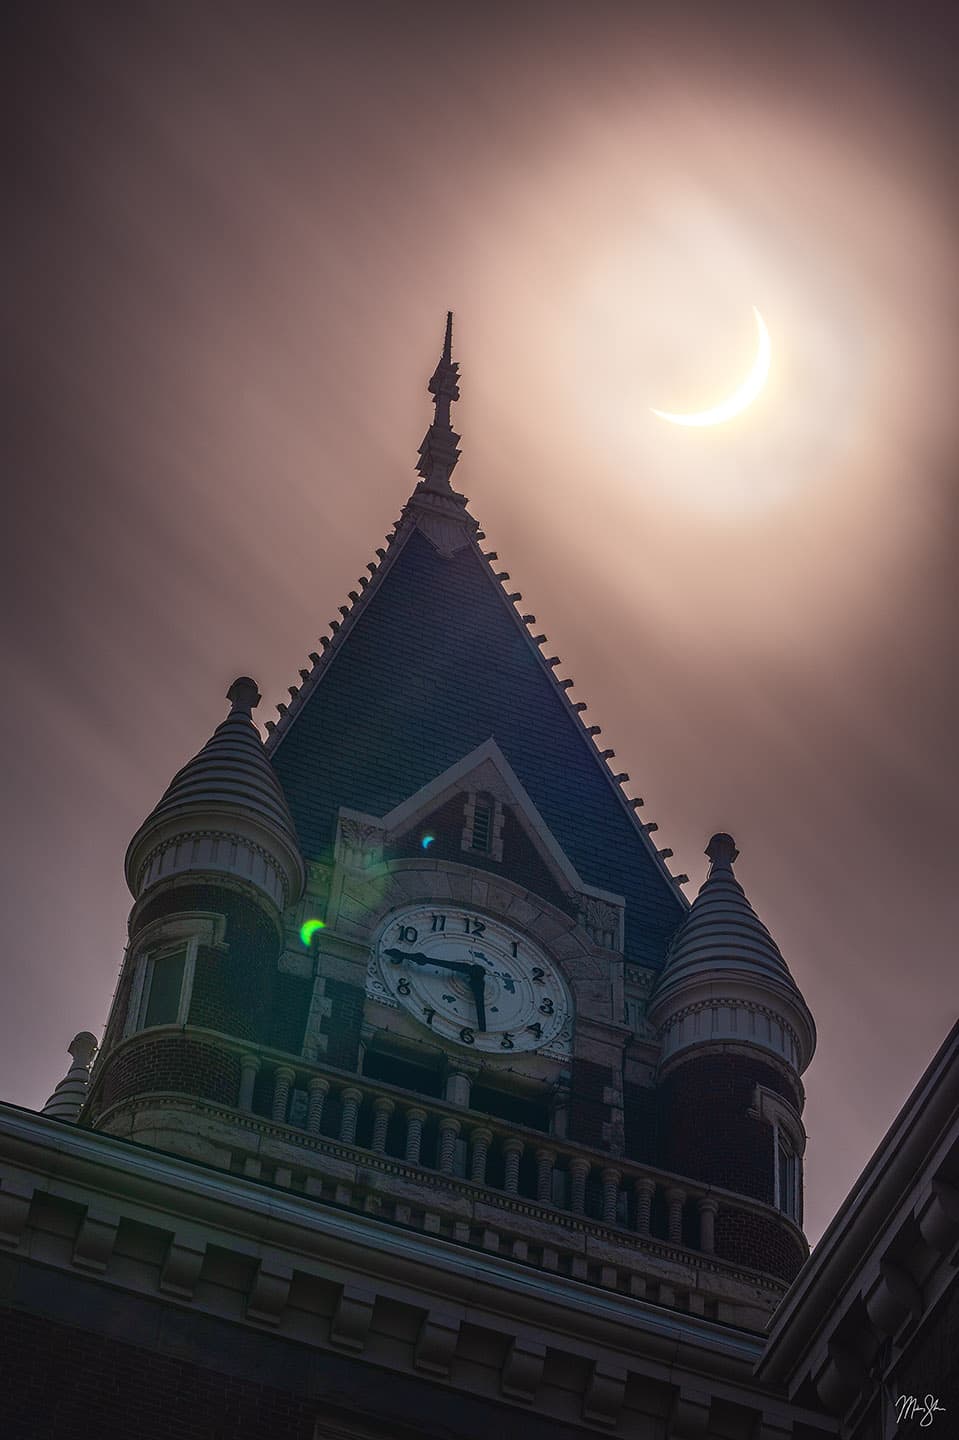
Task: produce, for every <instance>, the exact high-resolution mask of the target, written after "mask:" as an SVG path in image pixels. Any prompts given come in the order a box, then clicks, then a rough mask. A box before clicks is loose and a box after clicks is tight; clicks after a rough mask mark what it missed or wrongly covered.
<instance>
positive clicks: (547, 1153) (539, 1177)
mask: <svg viewBox="0 0 959 1440" xmlns="http://www.w3.org/2000/svg"><path fill="white" fill-rule="evenodd" d="M555 1164H556V1151H555V1150H546V1149H541V1150H537V1152H536V1198H537V1200H538V1201H539V1202H540V1204H541V1205H550V1204H552V1200H553V1167H554V1165H555Z"/></svg>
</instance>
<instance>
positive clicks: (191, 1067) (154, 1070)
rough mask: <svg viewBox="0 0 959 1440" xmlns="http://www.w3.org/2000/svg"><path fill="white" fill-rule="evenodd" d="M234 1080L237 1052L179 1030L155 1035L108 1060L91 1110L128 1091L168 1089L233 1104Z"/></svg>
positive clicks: (236, 1083)
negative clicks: (225, 1049) (176, 1033)
mask: <svg viewBox="0 0 959 1440" xmlns="http://www.w3.org/2000/svg"><path fill="white" fill-rule="evenodd" d="M239 1085H240V1062H239V1058H238V1057H237V1056H236V1055H231V1054H228V1053H226V1052H224V1051H222V1050H218V1049H217V1048H216V1047H215V1046H214V1045H209V1044H206V1043H204V1042H202V1041H199V1040H191V1039H188V1038H187V1037H186V1036H183V1035H155V1036H154V1037H153V1038H150V1039H147V1038H144V1039H143V1040H141V1041H139V1042H138V1043H136V1044H132V1045H130V1046H128V1048H127V1049H125V1050H122V1051H121V1052H120V1053H119V1054H118V1055H116V1056H115V1057H114V1058H112V1059H110V1060H108V1061H107V1063H106V1067H105V1074H104V1078H103V1088H102V1089H101V1090H100V1092H99V1094H98V1095H97V1097H96V1101H95V1109H96V1111H97V1113H100V1112H102V1111H103V1110H105V1109H106V1108H107V1107H108V1106H110V1105H115V1104H116V1103H117V1102H118V1101H120V1100H125V1099H127V1098H128V1097H129V1096H131V1095H149V1094H151V1093H157V1092H159V1091H170V1090H173V1091H177V1092H179V1093H180V1094H186V1095H196V1096H199V1097H200V1098H202V1099H204V1100H214V1101H217V1102H219V1103H220V1104H223V1105H235V1104H236V1099H237V1094H238V1092H239Z"/></svg>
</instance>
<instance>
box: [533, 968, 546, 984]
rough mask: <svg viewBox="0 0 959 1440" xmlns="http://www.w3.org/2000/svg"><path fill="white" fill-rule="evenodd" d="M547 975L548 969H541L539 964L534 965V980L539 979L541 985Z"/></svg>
mask: <svg viewBox="0 0 959 1440" xmlns="http://www.w3.org/2000/svg"><path fill="white" fill-rule="evenodd" d="M545 977H546V971H545V970H541V969H540V967H539V966H538V965H534V966H533V979H534V980H537V981H538V982H539V983H540V985H542V983H543V980H544V979H545Z"/></svg>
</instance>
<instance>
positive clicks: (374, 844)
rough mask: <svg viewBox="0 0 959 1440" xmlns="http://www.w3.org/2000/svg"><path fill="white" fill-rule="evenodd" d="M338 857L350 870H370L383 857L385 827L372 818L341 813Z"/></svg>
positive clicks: (339, 861) (337, 840)
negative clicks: (359, 817)
mask: <svg viewBox="0 0 959 1440" xmlns="http://www.w3.org/2000/svg"><path fill="white" fill-rule="evenodd" d="M336 858H337V862H338V863H339V864H340V865H343V866H344V867H345V868H346V869H348V870H368V869H370V867H371V866H373V865H378V864H379V863H380V861H381V860H382V859H383V828H382V826H380V825H377V824H376V823H375V821H372V820H360V819H358V818H355V817H353V816H349V815H343V814H341V815H340V819H339V825H338V827H337V835H336Z"/></svg>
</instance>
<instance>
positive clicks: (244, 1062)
mask: <svg viewBox="0 0 959 1440" xmlns="http://www.w3.org/2000/svg"><path fill="white" fill-rule="evenodd" d="M259 1072H260V1057H259V1056H258V1055H244V1056H243V1057H242V1059H241V1060H240V1093H239V1096H238V1097H237V1102H236V1103H237V1107H238V1108H239V1109H240V1110H252V1109H253V1087H254V1086H255V1084H256V1077H257V1075H258V1074H259Z"/></svg>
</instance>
